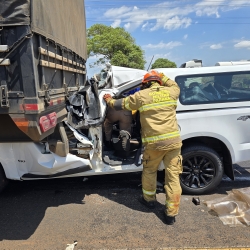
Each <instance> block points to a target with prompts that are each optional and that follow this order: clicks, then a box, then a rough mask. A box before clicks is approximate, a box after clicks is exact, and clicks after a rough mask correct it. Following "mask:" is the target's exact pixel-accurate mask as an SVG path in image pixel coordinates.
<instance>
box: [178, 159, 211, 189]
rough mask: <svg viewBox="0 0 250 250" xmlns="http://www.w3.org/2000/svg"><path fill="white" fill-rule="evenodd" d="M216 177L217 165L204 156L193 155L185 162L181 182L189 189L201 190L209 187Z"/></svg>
mask: <svg viewBox="0 0 250 250" xmlns="http://www.w3.org/2000/svg"><path fill="white" fill-rule="evenodd" d="M215 175H216V165H215V164H214V163H213V161H212V160H211V159H210V158H209V157H207V156H205V155H202V154H193V155H192V156H190V157H188V158H186V159H185V160H184V161H183V173H182V174H181V182H182V183H183V185H185V186H187V187H188V188H193V189H199V188H205V187H206V186H208V185H209V184H210V183H211V182H212V181H213V179H214V178H215Z"/></svg>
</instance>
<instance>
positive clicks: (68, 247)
mask: <svg viewBox="0 0 250 250" xmlns="http://www.w3.org/2000/svg"><path fill="white" fill-rule="evenodd" d="M76 245H77V241H74V243H73V244H67V247H66V249H65V250H74V248H75V246H76Z"/></svg>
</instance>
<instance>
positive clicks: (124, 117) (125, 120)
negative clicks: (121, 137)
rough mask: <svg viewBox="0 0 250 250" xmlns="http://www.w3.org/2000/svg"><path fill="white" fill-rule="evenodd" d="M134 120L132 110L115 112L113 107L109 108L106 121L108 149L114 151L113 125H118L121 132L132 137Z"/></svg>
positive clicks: (105, 129)
mask: <svg viewBox="0 0 250 250" xmlns="http://www.w3.org/2000/svg"><path fill="white" fill-rule="evenodd" d="M132 119H133V118H132V111H130V110H115V109H114V108H112V107H108V110H107V115H106V119H105V121H104V134H105V145H106V146H107V148H109V149H112V132H113V125H114V124H115V123H118V126H119V130H120V131H121V130H122V131H126V132H127V133H128V135H130V134H131V126H132Z"/></svg>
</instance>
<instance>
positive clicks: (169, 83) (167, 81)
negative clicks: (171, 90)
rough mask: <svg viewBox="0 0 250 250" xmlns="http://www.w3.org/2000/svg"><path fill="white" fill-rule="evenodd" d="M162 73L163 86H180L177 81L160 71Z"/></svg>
mask: <svg viewBox="0 0 250 250" xmlns="http://www.w3.org/2000/svg"><path fill="white" fill-rule="evenodd" d="M160 75H161V80H162V85H163V86H166V87H172V86H174V87H177V88H179V86H178V84H177V83H176V82H175V81H173V80H171V79H170V78H169V77H167V76H166V75H164V74H163V73H160Z"/></svg>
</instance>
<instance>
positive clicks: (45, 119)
mask: <svg viewBox="0 0 250 250" xmlns="http://www.w3.org/2000/svg"><path fill="white" fill-rule="evenodd" d="M56 124H57V117H56V112H53V113H50V114H48V115H44V116H42V117H40V120H39V125H40V129H41V131H42V133H44V132H46V131H48V130H49V129H51V128H54V127H55V126H56Z"/></svg>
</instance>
